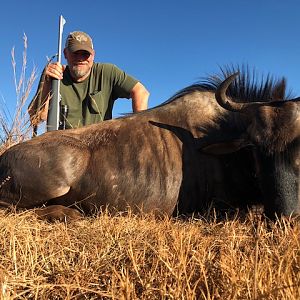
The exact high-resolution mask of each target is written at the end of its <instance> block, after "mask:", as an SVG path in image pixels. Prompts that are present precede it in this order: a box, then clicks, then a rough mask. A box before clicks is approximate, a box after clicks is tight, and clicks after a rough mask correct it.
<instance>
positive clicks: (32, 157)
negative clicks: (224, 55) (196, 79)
mask: <svg viewBox="0 0 300 300" xmlns="http://www.w3.org/2000/svg"><path fill="white" fill-rule="evenodd" d="M234 77H235V76H231V77H229V78H228V79H226V80H225V81H224V82H222V83H221V80H220V78H213V79H210V80H208V81H207V82H204V83H202V84H197V85H193V86H191V87H188V88H185V89H183V90H182V91H180V92H179V93H178V94H176V95H175V96H174V97H172V98H171V99H170V100H169V101H167V102H166V103H164V104H162V105H160V106H158V107H156V108H152V109H149V110H147V111H144V112H142V113H139V114H134V115H129V116H126V117H122V118H118V119H114V120H110V121H106V122H103V123H100V124H95V125H91V126H87V127H84V128H79V129H70V130H65V131H55V132H48V133H46V134H43V135H41V136H38V137H36V138H34V139H32V140H30V141H26V142H24V143H21V144H18V145H15V146H13V147H11V148H10V149H8V150H7V151H6V152H5V153H4V154H3V155H2V156H1V157H0V182H1V189H0V200H1V203H0V204H1V206H2V207H8V206H11V205H13V206H16V207H17V208H27V209H29V208H36V207H42V206H45V207H44V208H42V209H38V210H36V211H37V213H38V214H40V215H47V216H50V217H52V216H53V217H57V218H61V217H64V216H67V217H70V218H76V217H77V216H78V214H79V212H78V211H79V210H80V211H83V212H85V213H87V214H90V213H93V212H95V211H97V210H99V209H101V208H104V207H108V208H112V209H113V210H117V211H122V210H127V209H128V208H130V209H131V210H132V211H133V212H146V213H147V212H154V213H156V214H166V215H172V214H174V213H175V214H177V213H178V214H181V213H187V212H201V210H202V209H203V208H204V207H206V206H207V205H209V202H210V201H212V197H222V196H223V192H224V174H223V173H222V168H220V165H221V166H222V164H223V165H224V162H226V161H227V162H228V161H230V159H228V157H227V156H226V155H227V153H232V152H237V155H240V157H243V158H245V156H246V157H247V161H243V160H238V161H237V162H235V163H234V165H233V166H232V170H233V171H236V172H237V174H238V176H239V177H241V178H239V179H238V180H239V181H238V182H239V183H240V184H241V185H242V186H243V187H244V189H245V193H244V194H243V195H245V194H247V193H248V191H252V190H253V189H254V187H253V186H252V185H251V184H250V183H249V181H246V180H247V178H250V177H251V176H248V175H249V172H250V171H247V168H248V167H249V166H250V167H251V168H253V166H255V170H256V171H255V172H256V173H257V176H258V182H259V184H260V186H259V191H262V193H263V194H262V198H261V199H259V200H260V201H262V203H263V204H264V206H265V211H266V213H267V214H268V215H269V216H272V215H274V214H275V213H277V214H283V215H289V214H291V213H298V212H299V210H300V208H299V199H300V195H299V193H300V192H299V168H300V167H299V164H300V163H299V160H300V156H299V152H300V151H299V149H300V144H299V138H300V132H299V127H300V112H299V107H300V102H299V100H298V99H294V100H290V101H275V102H269V100H270V99H269V98H270V97H271V96H272V92H270V91H272V90H276V84H275V87H274V84H273V82H272V81H271V80H267V82H265V83H263V84H261V86H260V87H257V86H255V85H253V86H251V85H249V83H247V81H246V80H244V79H245V76H244V77H243V74H242V75H241V76H240V77H239V80H238V81H236V83H235V84H234V85H233V87H230V88H229V91H230V97H228V96H226V91H227V89H228V86H229V85H230V83H232V81H233V80H234ZM219 83H221V84H220V85H219ZM283 85H284V84H283ZM278 86H279V85H278ZM281 86H282V85H281ZM279 87H280V86H279ZM279 89H280V88H279ZM277 90H278V89H277ZM241 91H243V92H241ZM266 91H268V92H266ZM245 96H247V97H245ZM244 97H245V99H244ZM277 98H278V97H277ZM249 99H250V100H249ZM263 99H265V100H266V101H267V102H257V101H262V100H263ZM216 100H217V101H216ZM241 101H245V102H244V103H240V102H241ZM249 101H256V102H252V103H249ZM251 146H254V149H255V151H254V152H255V159H254V158H253V157H252V154H250V155H249V147H251ZM241 151H242V152H241ZM243 151H245V152H243ZM250 153H252V151H250ZM215 155H218V157H217V158H216V157H215ZM222 156H224V157H222ZM220 157H221V158H220ZM237 157H239V156H237ZM231 162H232V158H231ZM245 168H246V173H245V174H246V175H245V176H244V175H241V174H242V172H241V171H243V172H245V171H244V170H245ZM230 170H231V167H230V166H229V168H227V172H229V173H230ZM247 172H248V173H247ZM227 175H228V174H227ZM227 175H226V174H225V177H230V176H227ZM229 175H230V174H229ZM236 181H237V180H236V179H235V180H233V182H236ZM249 184H250V186H248V185H249ZM235 188H236V187H234V186H230V189H235ZM225 189H226V187H225ZM241 190H242V193H243V189H241ZM240 201H243V199H241V200H240Z"/></svg>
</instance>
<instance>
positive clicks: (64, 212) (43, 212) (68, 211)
mask: <svg viewBox="0 0 300 300" xmlns="http://www.w3.org/2000/svg"><path fill="white" fill-rule="evenodd" d="M34 212H35V214H36V215H37V216H38V217H39V218H40V219H45V220H48V221H50V222H53V221H64V222H69V221H75V220H79V219H81V218H82V217H83V216H82V214H81V213H80V212H79V211H78V210H77V209H75V208H69V207H65V206H62V205H51V206H47V207H43V208H37V209H35V210H34Z"/></svg>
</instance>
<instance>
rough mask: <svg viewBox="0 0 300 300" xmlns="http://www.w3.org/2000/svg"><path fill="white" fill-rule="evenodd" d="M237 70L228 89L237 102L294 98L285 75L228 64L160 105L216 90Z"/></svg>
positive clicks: (230, 95)
mask: <svg viewBox="0 0 300 300" xmlns="http://www.w3.org/2000/svg"><path fill="white" fill-rule="evenodd" d="M236 72H239V76H238V77H237V78H236V80H235V81H234V82H233V83H232V84H231V85H230V87H229V88H228V90H227V93H228V96H229V97H231V98H233V99H234V100H235V101H236V102H268V101H275V100H283V99H284V100H288V99H291V98H292V93H291V91H289V92H287V89H286V79H285V78H284V77H282V78H275V77H274V76H272V75H270V74H267V75H266V76H264V75H260V76H259V74H258V72H257V71H256V70H255V69H254V68H253V69H250V67H249V66H248V65H241V66H239V65H237V66H234V65H227V66H224V67H220V73H216V74H213V75H209V76H207V77H202V78H201V79H200V81H199V82H197V83H194V84H192V85H190V86H188V87H186V88H184V89H182V90H180V91H179V92H177V93H176V94H175V95H173V96H172V97H171V98H170V99H169V100H167V101H166V102H164V103H162V104H161V105H159V106H162V105H165V104H167V103H170V102H172V101H174V100H176V99H178V98H180V97H182V96H184V95H187V94H189V93H192V92H194V91H212V92H215V91H216V89H217V87H218V86H219V85H220V83H221V82H222V81H224V80H225V79H226V78H227V77H228V76H230V75H232V74H233V73H236Z"/></svg>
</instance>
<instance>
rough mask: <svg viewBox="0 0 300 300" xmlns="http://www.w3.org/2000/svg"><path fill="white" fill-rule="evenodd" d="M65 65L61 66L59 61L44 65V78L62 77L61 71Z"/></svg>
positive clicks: (59, 78)
mask: <svg viewBox="0 0 300 300" xmlns="http://www.w3.org/2000/svg"><path fill="white" fill-rule="evenodd" d="M65 68H66V66H63V65H62V64H60V63H59V62H55V63H51V64H49V65H47V67H46V80H49V77H51V79H53V78H54V79H58V80H61V79H63V72H64V70H65Z"/></svg>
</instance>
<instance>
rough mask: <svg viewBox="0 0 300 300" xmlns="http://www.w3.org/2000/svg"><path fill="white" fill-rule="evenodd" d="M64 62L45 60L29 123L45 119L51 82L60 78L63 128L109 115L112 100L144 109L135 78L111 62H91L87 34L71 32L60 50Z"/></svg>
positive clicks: (141, 90)
mask: <svg viewBox="0 0 300 300" xmlns="http://www.w3.org/2000/svg"><path fill="white" fill-rule="evenodd" d="M64 56H65V58H66V60H67V63H68V65H67V66H63V65H61V64H60V63H49V64H48V65H47V66H46V67H45V69H44V72H43V74H42V76H41V79H40V82H39V87H38V90H37V93H36V95H35V97H34V98H33V100H32V101H31V103H30V105H29V107H28V112H29V115H30V119H31V123H32V125H37V124H38V123H39V122H41V121H45V120H46V119H47V114H48V108H49V100H50V101H51V99H50V98H51V97H50V90H51V81H52V79H53V78H55V79H59V80H61V83H60V94H61V105H67V108H68V114H67V118H66V128H77V127H82V126H85V125H89V124H93V123H97V122H101V121H103V120H108V119H111V118H112V109H113V104H114V101H115V100H116V99H117V98H131V99H132V109H133V112H138V111H142V110H145V109H147V105H148V98H149V92H148V91H147V89H146V88H145V87H144V86H143V85H142V84H141V83H140V82H139V81H138V80H136V79H135V78H133V77H132V76H129V75H128V74H126V73H125V72H124V71H122V70H120V69H119V68H118V67H116V66H115V65H113V64H107V63H95V62H94V57H95V50H94V48H93V42H92V39H91V37H90V36H89V35H88V34H86V33H84V32H82V31H74V32H71V33H70V34H69V35H68V37H67V39H66V45H65V49H64Z"/></svg>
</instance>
